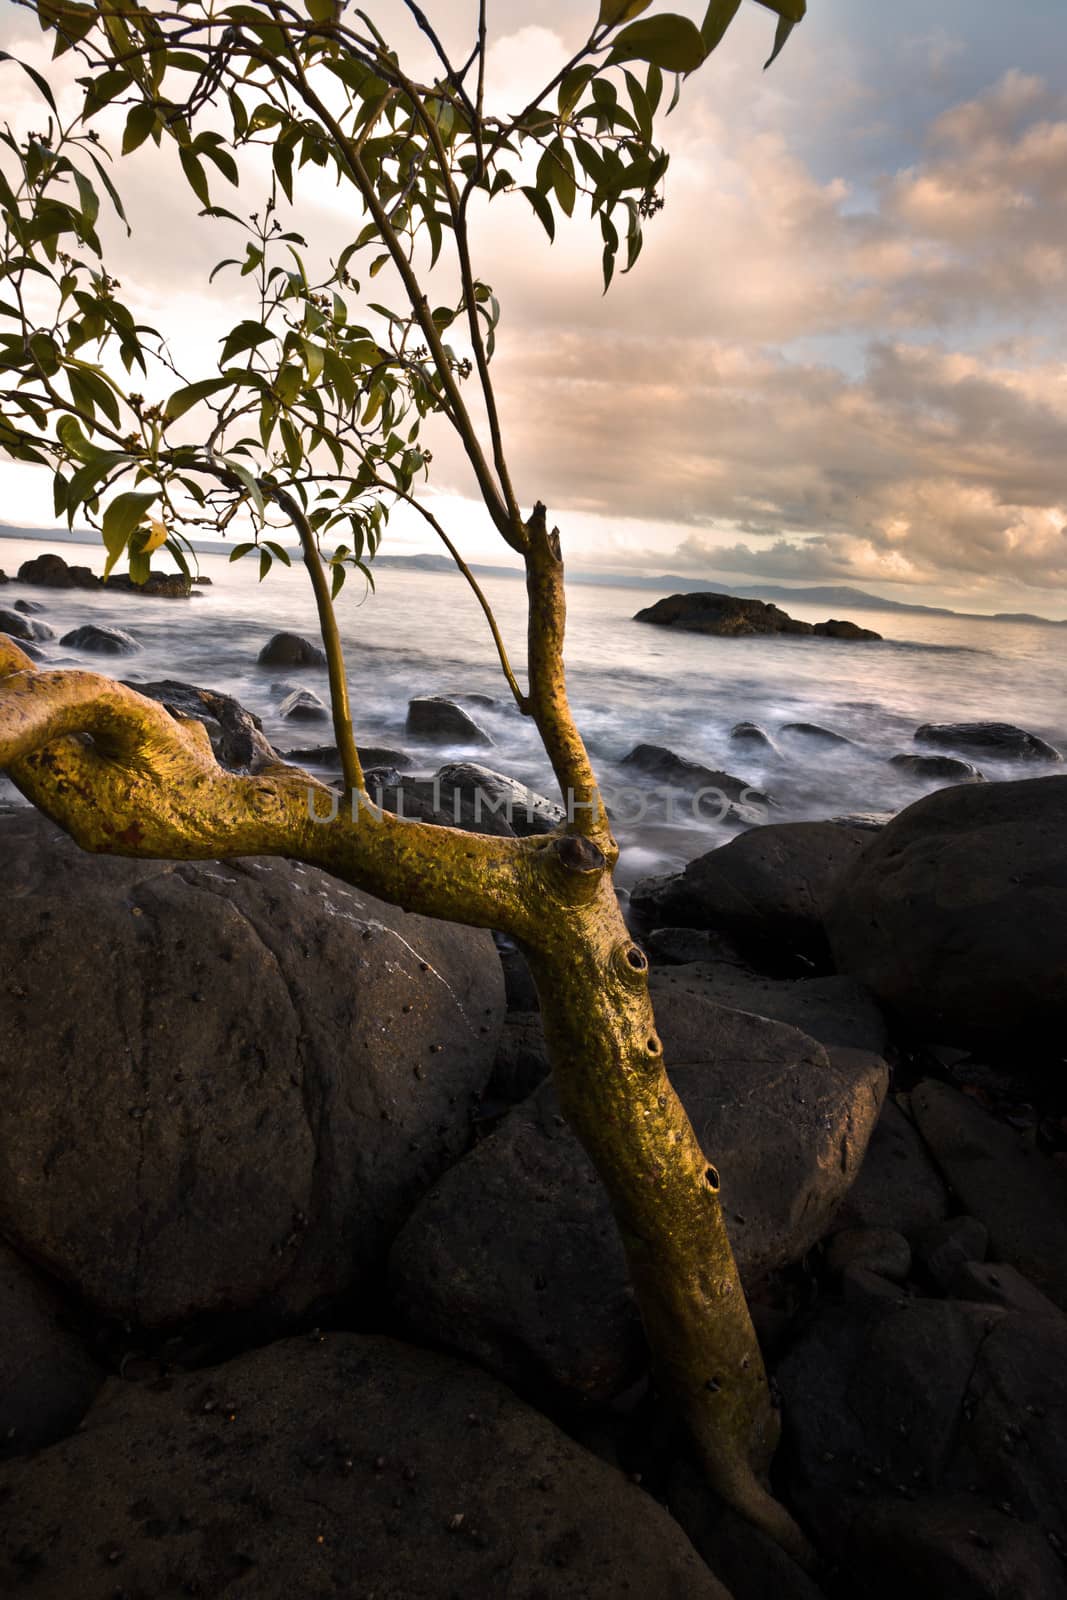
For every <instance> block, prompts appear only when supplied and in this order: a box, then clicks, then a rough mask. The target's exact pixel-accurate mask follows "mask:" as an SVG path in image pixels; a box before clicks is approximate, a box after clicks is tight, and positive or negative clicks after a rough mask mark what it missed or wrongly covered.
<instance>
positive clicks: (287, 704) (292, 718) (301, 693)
mask: <svg viewBox="0 0 1067 1600" xmlns="http://www.w3.org/2000/svg"><path fill="white" fill-rule="evenodd" d="M278 715H279V716H280V717H284V718H285V720H286V722H326V721H328V719H329V715H330V713H329V709H328V708H327V706H326V705H325V704H324V703H323V701H322V700H320V699H319V696H318V695H317V694H315V693H314V692H313V691H312V690H311V689H294V690H293V692H292V693H291V694H287V695H286V697H285V699H284V700H283V701H282V703H281V705H280V706H279V707H278Z"/></svg>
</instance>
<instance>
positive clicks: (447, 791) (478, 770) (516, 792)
mask: <svg viewBox="0 0 1067 1600" xmlns="http://www.w3.org/2000/svg"><path fill="white" fill-rule="evenodd" d="M485 698H488V697H487V696H486V697H485ZM434 781H435V782H436V783H437V784H438V785H439V786H440V790H441V799H442V804H443V808H444V809H445V810H446V811H448V810H454V809H455V804H456V793H457V791H458V792H459V795H460V797H461V798H460V804H461V806H462V807H463V808H464V809H466V808H467V807H469V808H470V812H471V815H472V819H473V820H474V821H475V822H477V821H479V820H480V819H481V816H482V814H483V813H484V812H493V813H495V814H497V815H500V816H502V817H503V818H504V820H505V822H507V824H508V826H509V827H510V828H511V830H512V832H513V833H516V834H518V835H520V837H521V836H527V835H530V834H534V833H551V832H552V831H553V830H554V829H555V828H558V827H559V825H560V823H561V822H563V821H564V820H565V813H564V811H563V808H562V806H558V805H556V803H555V802H554V801H552V800H549V799H547V798H546V797H545V796H544V795H543V794H538V793H537V791H536V790H535V789H529V788H527V786H526V784H524V783H518V782H516V780H515V779H514V778H509V777H507V776H506V775H505V774H504V773H502V772H494V771H493V770H492V768H491V767H483V766H481V765H480V764H479V763H478V762H476V761H452V762H449V763H448V764H447V765H446V766H443V767H441V768H440V769H439V771H438V772H437V773H436V774H435V780H434Z"/></svg>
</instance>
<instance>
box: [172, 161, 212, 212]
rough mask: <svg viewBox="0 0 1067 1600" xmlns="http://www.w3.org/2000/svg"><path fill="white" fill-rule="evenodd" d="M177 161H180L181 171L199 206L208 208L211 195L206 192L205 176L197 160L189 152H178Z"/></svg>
mask: <svg viewBox="0 0 1067 1600" xmlns="http://www.w3.org/2000/svg"><path fill="white" fill-rule="evenodd" d="M178 159H179V160H180V161H181V164H182V171H183V172H184V173H185V176H186V178H187V180H188V183H189V187H190V189H191V190H192V191H193V193H194V194H195V195H196V198H197V199H198V200H199V201H200V204H201V205H204V206H209V205H210V204H211V195H210V193H209V192H208V186H207V174H206V173H205V171H204V168H203V166H202V165H201V163H200V161H199V159H198V158H197V157H196V156H194V155H193V152H192V151H191V150H179V151H178Z"/></svg>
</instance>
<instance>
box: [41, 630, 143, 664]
mask: <svg viewBox="0 0 1067 1600" xmlns="http://www.w3.org/2000/svg"><path fill="white" fill-rule="evenodd" d="M59 642H60V644H64V645H66V646H67V648H68V649H70V650H85V651H88V652H89V653H90V654H92V655H100V656H135V655H136V654H137V652H138V651H139V650H140V648H141V646H140V645H139V644H138V642H137V640H136V639H135V638H134V637H133V635H132V634H131V633H125V632H124V631H123V629H122V628H101V627H98V626H97V625H96V623H95V622H86V623H84V624H83V625H82V626H81V627H80V628H72V629H71V631H70V632H69V633H65V634H64V635H63V637H62V639H60V641H59Z"/></svg>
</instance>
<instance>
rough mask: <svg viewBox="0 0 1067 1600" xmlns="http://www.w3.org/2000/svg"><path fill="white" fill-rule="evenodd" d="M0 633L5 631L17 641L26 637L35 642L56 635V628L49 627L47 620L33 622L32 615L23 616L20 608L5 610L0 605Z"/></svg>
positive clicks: (52, 637)
mask: <svg viewBox="0 0 1067 1600" xmlns="http://www.w3.org/2000/svg"><path fill="white" fill-rule="evenodd" d="M0 633H6V634H7V635H8V637H9V638H11V639H18V640H19V641H22V640H24V639H28V640H30V641H31V642H35V643H39V642H41V641H42V640H46V639H54V638H55V637H56V630H55V629H54V628H51V627H49V625H48V623H47V622H35V621H34V620H33V618H32V617H27V616H25V615H24V614H23V613H22V611H20V610H15V611H5V610H4V609H3V608H2V607H0Z"/></svg>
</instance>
